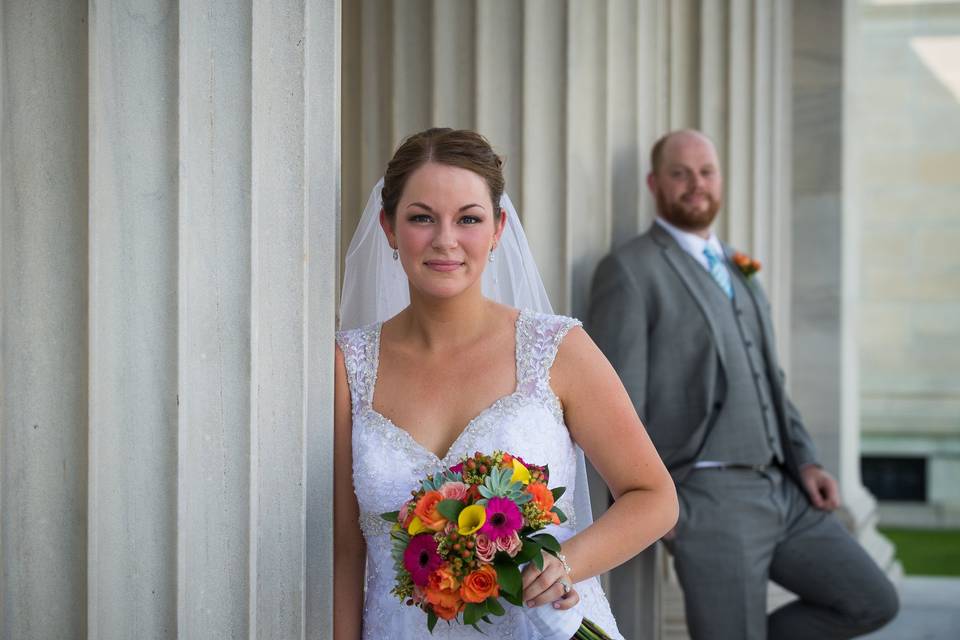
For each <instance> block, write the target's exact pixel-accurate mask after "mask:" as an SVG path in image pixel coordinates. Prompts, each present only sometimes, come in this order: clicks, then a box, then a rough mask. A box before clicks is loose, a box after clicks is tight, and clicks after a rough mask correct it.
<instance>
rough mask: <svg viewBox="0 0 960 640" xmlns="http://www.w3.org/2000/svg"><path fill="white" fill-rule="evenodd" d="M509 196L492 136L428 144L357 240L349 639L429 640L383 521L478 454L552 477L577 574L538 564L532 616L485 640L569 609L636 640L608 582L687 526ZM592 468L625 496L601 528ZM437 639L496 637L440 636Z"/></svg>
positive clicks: (351, 257)
mask: <svg viewBox="0 0 960 640" xmlns="http://www.w3.org/2000/svg"><path fill="white" fill-rule="evenodd" d="M503 182H504V181H503V174H502V171H501V161H500V159H499V158H498V157H497V156H496V154H495V153H494V152H493V150H492V149H491V148H490V145H489V144H488V143H487V141H486V139H484V138H483V137H482V136H480V135H479V134H477V133H474V132H472V131H458V130H452V129H430V130H427V131H423V132H421V133H417V134H415V135H413V136H411V137H409V138H407V139H406V140H405V141H404V142H403V143H402V144H401V145H400V147H399V148H398V149H397V152H396V153H395V154H394V156H393V159H392V160H391V161H390V163H389V164H388V165H387V171H386V175H385V176H384V179H383V181H382V190H381V189H379V185H378V187H377V188H375V189H374V193H373V194H371V199H370V203H368V205H367V211H366V212H365V213H364V219H362V220H361V222H360V227H359V228H358V230H357V235H356V236H355V237H354V240H353V242H352V243H351V248H350V251H349V252H348V258H347V260H348V264H347V272H346V276H345V283H344V293H343V300H342V304H341V329H342V331H340V332H339V333H338V334H337V347H338V348H337V351H336V363H335V367H336V405H335V452H334V454H335V460H336V461H337V463H336V466H335V469H334V477H335V480H334V487H335V492H334V528H335V559H334V609H335V612H336V613H335V618H334V636H335V638H337V639H338V640H340V639H347V638H349V639H354V638H360V637H361V636H362V637H363V638H370V639H377V640H380V639H383V638H404V639H406V638H417V637H431V636H430V634H428V633H427V628H426V616H425V615H424V613H423V611H421V610H420V609H418V608H416V607H409V606H406V605H405V604H404V603H403V602H401V601H400V600H398V599H397V598H396V597H395V596H394V595H392V594H391V593H390V590H391V588H392V587H393V583H394V564H393V559H392V558H391V556H390V537H389V526H390V525H389V523H387V522H385V521H383V520H381V519H380V517H379V514H381V513H385V512H388V511H394V510H396V509H397V508H398V506H399V505H400V504H402V503H403V502H404V500H406V499H407V498H409V497H410V491H411V490H412V489H415V488H416V487H417V486H418V485H419V482H420V480H421V479H422V478H423V477H425V476H426V475H427V474H429V473H433V472H436V471H441V470H443V469H446V468H447V467H449V466H452V465H453V464H455V463H456V462H457V461H458V460H459V458H460V457H461V456H464V455H469V454H473V453H474V452H475V451H481V452H485V453H492V452H493V451H494V450H495V449H498V450H503V451H508V452H510V453H512V454H514V455H519V456H521V457H522V458H523V459H524V460H526V461H528V462H531V463H534V464H539V465H545V464H549V465H550V474H551V480H550V483H551V485H552V486H560V485H563V486H566V487H567V493H566V494H565V495H564V497H563V498H561V500H560V503H559V504H560V506H561V508H562V509H563V510H564V511H565V512H566V513H567V514H571V517H570V519H569V520H568V521H567V522H566V523H565V524H564V525H562V526H559V527H557V528H556V531H555V532H554V533H555V535H556V537H557V538H558V539H559V540H560V541H561V542H562V555H563V557H564V559H565V561H561V560H560V559H558V558H556V557H554V556H553V555H549V554H545V555H544V563H543V570H542V571H540V570H538V569H537V568H536V566H534V563H530V564H529V565H528V566H527V567H526V569H525V570H524V573H523V600H524V602H525V603H526V605H527V606H526V607H523V608H521V607H512V606H508V607H506V609H507V614H506V615H505V616H503V617H498V618H494V619H493V624H492V625H491V626H485V627H483V631H484V633H485V634H486V636H487V637H491V638H524V639H527V638H529V639H533V638H540V637H542V635H541V634H542V632H543V631H542V630H543V627H542V626H541V625H542V620H543V618H544V616H543V615H540V614H542V613H543V612H544V611H546V614H545V615H546V617H547V619H549V616H550V615H557V612H556V611H552V610H554V609H555V610H560V611H563V610H567V609H571V608H575V609H576V610H577V611H578V612H579V613H581V614H582V615H584V616H586V617H587V618H589V619H591V620H592V621H593V622H595V623H597V624H598V625H599V626H600V627H601V628H603V629H604V630H605V631H606V632H607V633H608V634H610V635H611V636H612V637H621V636H620V635H619V632H618V631H617V628H616V623H615V621H614V619H613V616H612V614H611V613H610V607H609V605H608V603H607V601H606V598H605V597H604V595H603V592H602V590H601V588H600V582H599V580H598V579H597V576H598V575H600V574H601V573H603V572H605V571H608V570H610V569H612V568H613V567H615V566H617V565H619V564H620V563H622V562H624V561H626V560H628V559H629V558H631V557H632V556H634V555H635V554H637V553H638V552H640V551H641V550H642V549H644V548H645V547H647V546H648V545H650V544H651V543H653V542H654V541H655V540H657V539H658V538H660V536H661V535H663V534H664V533H665V532H666V531H667V530H669V529H670V527H672V526H673V524H674V522H675V521H676V519H677V498H676V493H675V491H674V486H673V482H672V481H671V479H670V476H669V475H668V473H667V471H666V470H665V468H664V466H663V464H662V463H661V461H660V458H659V456H658V455H657V452H656V451H655V450H654V447H653V445H652V444H651V442H650V439H649V438H648V437H647V434H646V431H645V430H644V428H643V425H642V424H641V423H640V419H639V418H638V417H637V414H636V412H635V411H634V408H633V405H632V404H631V402H630V399H629V397H628V396H627V394H626V392H625V390H624V388H623V386H622V384H621V383H620V380H619V378H618V377H617V375H616V374H615V373H614V371H613V369H612V367H611V366H610V364H609V363H608V362H607V360H606V359H605V358H604V356H603V355H602V354H601V353H600V351H599V350H598V349H597V347H596V346H595V345H594V344H593V342H592V341H591V340H590V338H589V337H588V336H587V334H586V333H585V332H584V331H583V329H582V328H581V326H580V323H579V322H578V321H576V320H572V319H570V318H565V317H562V316H556V315H551V314H550V313H549V310H550V307H549V302H547V300H546V295H545V292H544V291H543V285H542V282H541V281H540V278H539V274H537V272H536V267H535V266H534V265H533V263H532V259H531V258H530V256H529V249H528V248H527V246H526V240H525V238H524V236H523V232H522V230H521V228H520V224H519V220H518V219H517V217H516V215H515V212H514V211H513V210H512V205H510V203H509V199H508V198H506V196H505V195H504V194H503V187H504V185H503ZM485 272H486V275H485ZM505 303H507V304H505ZM510 305H514V306H510ZM515 306H520V307H527V308H522V309H517V308H515ZM584 453H585V454H586V456H587V457H588V458H589V459H590V461H591V463H592V464H593V466H594V467H595V468H596V469H597V471H599V473H600V475H601V476H602V477H603V479H604V480H605V481H606V483H607V485H608V486H609V488H610V493H611V494H612V495H613V497H614V498H615V502H614V503H613V505H612V506H611V507H610V508H609V509H608V510H607V511H606V512H605V513H604V514H603V516H602V517H600V518H599V519H597V521H596V522H592V520H591V516H590V508H589V500H588V498H587V487H586V477H585V475H584V472H583V471H584V466H583V454H584ZM351 462H352V464H351ZM535 612H539V613H538V614H537V615H534V613H535ZM538 621H540V622H538ZM433 637H438V638H480V637H482V636H481V634H480V633H479V632H477V631H476V630H475V629H473V628H472V627H469V626H463V625H459V624H452V625H449V626H448V625H446V624H439V625H437V626H436V628H435V629H434V632H433ZM568 637H569V636H568Z"/></svg>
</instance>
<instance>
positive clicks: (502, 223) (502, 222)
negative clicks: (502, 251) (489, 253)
mask: <svg viewBox="0 0 960 640" xmlns="http://www.w3.org/2000/svg"><path fill="white" fill-rule="evenodd" d="M506 228H507V210H506V209H503V208H501V209H500V219H499V220H497V230H496V231H494V232H493V237H494V238H495V239H496V241H497V243H498V244H499V243H500V236H502V235H503V230H504V229H506Z"/></svg>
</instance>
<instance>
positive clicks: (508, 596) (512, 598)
mask: <svg viewBox="0 0 960 640" xmlns="http://www.w3.org/2000/svg"><path fill="white" fill-rule="evenodd" d="M520 595H521V594H513V593H507V592H506V591H501V592H500V596H501V597H502V598H503V599H504V600H506V601H507V602H509V603H510V604H512V605H513V606H515V607H522V606H523V600H522V599H521V598H520Z"/></svg>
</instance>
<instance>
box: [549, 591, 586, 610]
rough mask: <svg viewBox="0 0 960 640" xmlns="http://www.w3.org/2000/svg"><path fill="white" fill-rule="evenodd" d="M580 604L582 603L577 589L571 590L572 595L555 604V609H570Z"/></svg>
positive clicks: (562, 597) (561, 598) (569, 594)
mask: <svg viewBox="0 0 960 640" xmlns="http://www.w3.org/2000/svg"><path fill="white" fill-rule="evenodd" d="M578 602H580V594H579V593H577V590H576V589H570V593H568V594H567V595H565V596H561V597H560V599H559V600H557V601H555V602H554V603H553V607H554V609H570V608H572V607H575V606H577V603H578Z"/></svg>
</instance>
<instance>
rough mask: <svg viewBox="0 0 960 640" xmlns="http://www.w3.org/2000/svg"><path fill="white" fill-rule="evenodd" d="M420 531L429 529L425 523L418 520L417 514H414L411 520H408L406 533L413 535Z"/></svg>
mask: <svg viewBox="0 0 960 640" xmlns="http://www.w3.org/2000/svg"><path fill="white" fill-rule="evenodd" d="M421 531H429V529H427V527H426V525H424V524H423V521H422V520H420V518H419V517H418V516H414V517H413V520H411V521H410V526H409V527H407V533H409V534H410V535H411V536H415V535H417V534H418V533H420V532H421Z"/></svg>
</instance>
